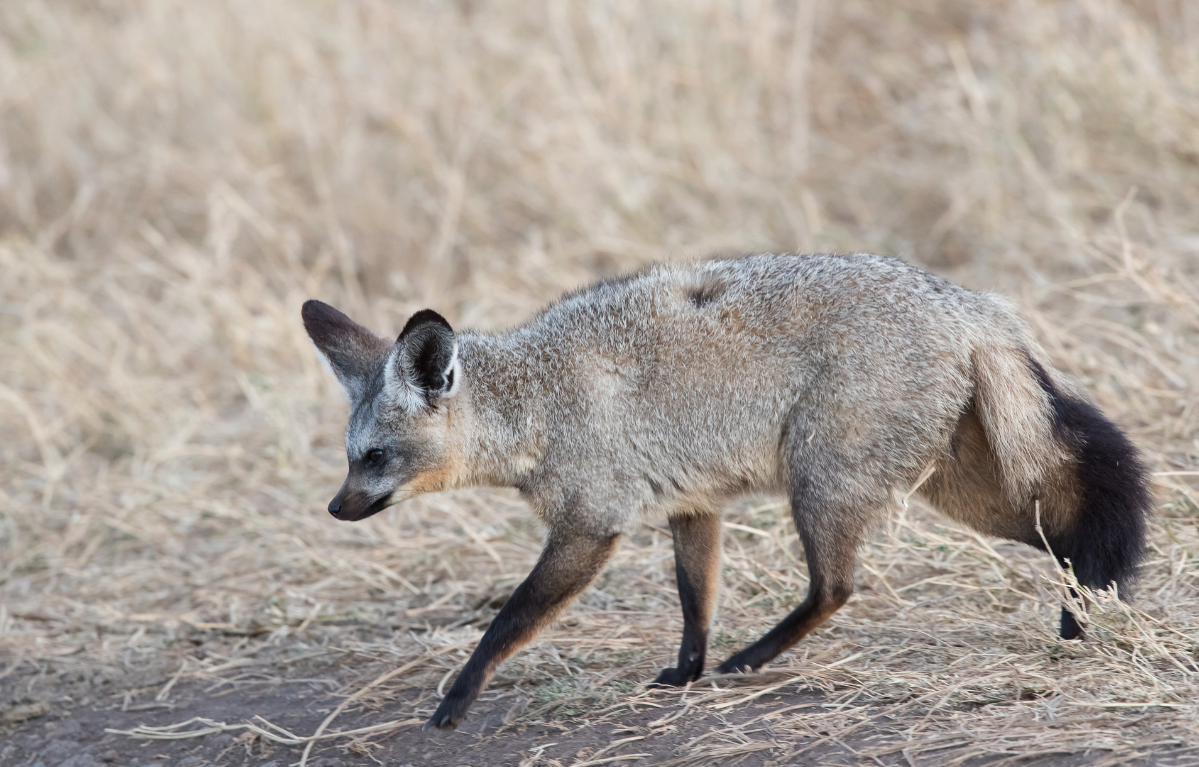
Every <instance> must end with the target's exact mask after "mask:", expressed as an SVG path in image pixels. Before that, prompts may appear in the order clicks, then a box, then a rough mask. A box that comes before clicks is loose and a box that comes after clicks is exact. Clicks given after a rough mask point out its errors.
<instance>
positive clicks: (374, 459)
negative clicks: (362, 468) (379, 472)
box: [366, 448, 383, 464]
mask: <svg viewBox="0 0 1199 767" xmlns="http://www.w3.org/2000/svg"><path fill="white" fill-rule="evenodd" d="M382 460H383V451H382V450H379V449H378V448H375V449H374V450H369V451H367V454H366V462H367V463H368V464H371V463H378V462H379V461H382Z"/></svg>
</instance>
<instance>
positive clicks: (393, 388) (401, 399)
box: [383, 344, 425, 413]
mask: <svg viewBox="0 0 1199 767" xmlns="http://www.w3.org/2000/svg"><path fill="white" fill-rule="evenodd" d="M403 354H404V350H403V348H401V346H400V345H399V344H396V345H394V346H392V347H391V351H390V352H388V353H387V362H386V363H385V364H384V365H383V396H384V397H386V398H387V401H388V402H390V403H391V404H393V405H395V406H396V407H399V408H401V409H403V410H404V411H405V412H408V413H414V412H416V411H417V410H419V409H420V408H421V407H423V406H424V404H425V398H424V397H423V396H421V392H420V389H418V388H417V387H416V386H415V384H413V383H412V380H411V379H410V377H409V376H407V375H406V374H405V373H404V372H403V371H402V370H401V367H402V366H403V365H404V360H403Z"/></svg>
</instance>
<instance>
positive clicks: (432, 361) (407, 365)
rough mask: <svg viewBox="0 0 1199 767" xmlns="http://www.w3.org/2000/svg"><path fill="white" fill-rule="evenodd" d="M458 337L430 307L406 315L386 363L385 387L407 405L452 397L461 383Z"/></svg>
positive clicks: (433, 401) (417, 404)
mask: <svg viewBox="0 0 1199 767" xmlns="http://www.w3.org/2000/svg"><path fill="white" fill-rule="evenodd" d="M461 368H462V366H461V365H460V364H459V362H458V339H457V338H456V337H455V336H454V329H453V328H451V327H450V323H448V322H446V319H445V317H442V316H441V315H440V314H438V313H437V312H435V311H433V310H432V309H422V310H420V311H419V312H417V313H416V314H414V315H412V317H411V318H409V320H408V322H407V323H406V324H405V325H404V329H403V330H402V331H401V332H400V337H399V338H398V339H396V343H395V349H394V350H393V351H392V355H391V359H390V360H388V363H387V371H386V374H385V375H386V378H385V381H386V383H385V384H384V386H385V388H386V390H387V391H388V392H389V393H390V394H391V395H392V396H393V397H394V398H395V399H396V400H397V401H398V402H401V403H404V404H405V405H407V406H409V407H413V406H420V405H421V404H424V405H432V404H434V403H435V402H437V400H439V399H442V398H444V397H452V396H454V394H456V393H457V391H458V385H459V384H460V383H461V378H462V369H461Z"/></svg>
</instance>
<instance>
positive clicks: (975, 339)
mask: <svg viewBox="0 0 1199 767" xmlns="http://www.w3.org/2000/svg"><path fill="white" fill-rule="evenodd" d="M303 318H304V326H305V328H306V329H307V331H308V334H309V336H310V337H311V338H312V341H313V343H315V344H316V347H317V348H318V349H319V350H320V351H321V353H322V354H323V355H324V357H325V359H326V360H327V361H328V362H329V365H330V367H332V369H333V372H334V373H335V374H336V376H337V378H338V380H339V381H340V382H341V384H342V386H343V387H344V388H345V390H346V394H347V396H348V397H349V400H350V421H349V425H348V427H347V428H346V452H347V457H348V459H349V473H348V475H347V476H346V480H345V483H344V484H343V485H342V487H341V489H340V490H339V491H338V492H337V495H336V496H335V497H334V499H333V500H332V502H330V504H329V512H330V513H331V514H332V515H333V516H334V517H336V518H337V519H341V520H348V521H353V520H359V519H365V518H366V517H369V516H370V515H372V514H375V513H377V512H378V511H381V510H382V509H384V508H386V507H387V506H390V505H392V504H395V503H399V502H400V501H403V500H405V499H407V498H411V497H413V496H415V495H419V494H422V493H428V492H435V491H438V490H446V489H450V488H459V487H471V486H508V487H515V488H517V489H518V490H519V491H520V493H521V495H522V496H523V497H524V498H525V500H526V501H527V502H528V504H529V506H530V507H531V508H532V510H533V513H534V514H535V515H536V516H537V517H538V518H539V519H540V520H541V521H542V522H543V523H544V524H545V527H546V535H545V545H544V549H543V550H542V553H541V557H540V558H539V560H538V561H537V564H536V565H535V566H534V568H533V571H532V572H531V573H530V574H529V576H528V578H527V579H526V580H525V581H524V582H523V583H522V584H521V585H520V586H519V587H517V589H516V590H515V591H514V592H513V594H512V596H511V597H510V598H509V599H508V601H507V602H506V603H505V604H504V606H503V608H502V609H501V610H500V611H499V614H498V615H496V617H495V620H494V621H492V623H491V625H490V626H489V627H488V629H487V631H486V633H485V634H484V635H483V639H482V640H481V641H480V642H479V646H478V647H477V648H476V649H475V651H474V654H473V655H472V656H471V658H470V660H469V661H468V662H467V664H466V666H465V667H464V668H463V669H462V671H461V673H460V674H459V675H458V678H457V679H456V680H455V681H454V684H453V687H451V689H450V691H449V694H447V695H446V697H445V698H444V699H442V701H441V704H440V705H439V706H438V708H437V711H436V713H434V714H433V717H432V718H431V719H430V720H429V725H430V726H433V727H438V728H441V729H453V728H454V727H456V726H457V725H458V723H459V722H461V721H462V719H463V718H464V717H465V716H466V711H467V709H468V708H470V705H471V703H473V702H474V700H475V698H477V697H478V695H479V693H480V692H481V691H482V690H483V688H484V687H485V686H486V685H487V683H488V681H489V680H490V678H491V676H492V674H494V672H495V669H496V667H497V666H498V665H499V664H500V663H501V662H503V660H504V659H505V658H507V657H509V656H510V655H512V654H513V653H514V652H516V651H517V650H518V649H519V648H520V647H522V646H523V645H524V644H526V643H527V642H529V640H531V639H532V638H533V637H534V636H535V635H536V634H537V632H538V631H540V630H541V628H542V627H544V626H545V625H546V624H548V623H549V622H550V621H551V620H553V618H554V616H555V615H557V614H558V613H559V612H560V611H561V610H562V609H563V608H564V607H566V606H567V605H568V604H569V603H570V601H571V600H572V599H574V597H575V596H576V595H578V594H579V593H580V592H581V591H582V590H583V589H585V588H586V587H587V585H588V584H589V583H591V581H592V579H593V578H594V577H595V576H596V574H597V573H598V572H599V571H600V570H601V569H602V568H603V566H604V564H605V563H606V562H607V561H608V559H609V557H610V556H611V555H612V552H613V550H614V549H615V548H616V545H617V541H618V540H619V538H620V536H621V535H622V534H624V533H626V532H629V531H631V530H633V529H635V528H636V527H637V526H638V525H639V524H641V523H642V522H643V521H645V520H647V519H650V518H655V517H656V518H659V519H660V518H662V517H665V518H667V519H668V520H669V523H670V529H671V531H672V533H673V536H674V547H675V565H676V573H677V576H678V587H679V599H680V601H681V602H682V608H683V619H684V629H683V640H682V645H681V647H680V648H679V657H678V663H677V665H676V666H675V667H673V668H667V669H665V670H663V671H662V673H661V674H660V675H659V676H658V678H657V680H656V683H657V684H663V685H685V684H687V683H689V682H691V681H694V680H696V679H698V678H699V677H700V676H701V675H702V673H703V671H704V662H705V655H706V651H707V643H708V641H707V640H708V624H709V621H710V618H711V615H712V611H713V606H714V599H715V595H716V591H717V580H718V575H719V570H720V529H721V527H720V515H721V512H722V509H723V507H724V506H725V504H726V503H727V502H728V501H729V500H730V499H731V498H734V497H736V496H738V495H741V494H744V493H778V494H786V495H787V496H788V497H789V499H790V501H791V514H792V517H793V519H794V520H795V525H796V527H797V529H798V531H799V536H800V540H801V541H802V542H803V546H804V552H805V554H806V557H807V566H808V574H809V579H810V590H809V592H808V595H807V598H806V599H804V601H803V602H802V603H801V604H800V605H799V606H798V607H796V608H795V610H794V611H793V612H791V614H790V615H788V616H786V617H785V618H783V620H782V622H781V623H779V624H778V625H777V626H775V627H774V628H773V629H771V630H770V632H768V633H767V634H766V635H765V636H764V637H762V638H761V639H759V640H758V641H757V642H755V643H753V644H752V645H750V646H749V647H746V648H745V649H743V650H741V651H740V652H738V653H736V654H734V655H733V656H732V657H730V658H728V659H727V660H725V661H724V662H723V663H722V664H721V665H720V666H719V667H718V668H717V672H719V673H728V672H736V671H743V670H752V669H757V668H759V667H761V666H762V665H763V664H766V663H768V662H770V661H771V660H773V659H774V658H775V657H777V656H778V655H779V654H780V653H782V652H783V651H785V650H786V649H788V648H789V647H791V646H792V645H794V644H795V643H796V642H798V641H799V640H800V639H801V638H803V636H804V635H806V634H807V633H808V632H810V631H811V630H812V629H814V628H815V627H816V626H818V625H819V624H820V623H821V622H822V621H824V620H825V619H826V618H828V617H829V616H830V615H832V614H833V613H834V612H836V611H837V609H838V608H840V607H841V606H842V605H843V604H845V602H846V601H847V600H848V599H849V597H850V594H851V593H852V592H853V575H854V566H855V559H856V549H857V546H858V544H859V542H860V541H861V540H862V537H863V536H864V535H865V534H866V532H867V531H868V530H869V529H870V528H871V526H872V525H875V524H877V523H878V522H879V521H880V520H881V519H883V518H884V516H885V514H886V513H887V510H888V509H889V508H891V507H892V506H893V505H894V504H895V503H896V502H897V499H898V498H899V497H900V496H902V495H903V494H904V493H906V492H908V491H909V489H910V488H912V486H913V485H915V484H917V483H918V482H919V480H921V479H923V480H924V481H923V482H922V483H920V484H919V487H918V489H917V492H918V493H919V494H920V495H921V496H922V497H924V498H925V499H926V500H927V501H928V502H929V503H930V504H931V505H933V506H934V507H935V508H937V509H938V510H940V511H941V512H942V513H943V514H945V515H946V516H948V517H950V518H952V519H954V520H956V521H958V522H961V523H962V524H965V525H968V526H969V527H972V528H973V529H975V530H978V531H979V532H981V533H985V534H987V535H994V536H998V537H1002V538H1008V539H1011V540H1015V541H1021V542H1023V543H1026V544H1028V545H1030V546H1034V547H1036V548H1038V549H1041V550H1044V549H1045V547H1046V542H1047V543H1048V545H1049V548H1050V550H1051V551H1052V552H1053V554H1054V555H1055V556H1057V557H1059V558H1060V559H1061V561H1062V562H1063V563H1065V562H1066V561H1068V562H1069V563H1070V565H1071V566H1072V567H1073V569H1074V573H1075V575H1076V576H1077V577H1078V580H1079V582H1080V583H1081V584H1082V585H1084V586H1087V587H1089V588H1107V587H1110V586H1112V585H1113V584H1114V585H1115V586H1117V587H1118V589H1119V593H1120V595H1121V596H1126V595H1127V594H1128V589H1129V587H1130V586H1131V585H1132V582H1133V581H1134V580H1135V577H1136V572H1137V566H1138V563H1139V561H1140V559H1141V556H1142V551H1143V548H1144V539H1145V525H1146V520H1147V518H1148V516H1149V514H1150V513H1151V509H1152V503H1151V500H1150V496H1149V493H1148V490H1147V474H1146V471H1145V469H1144V467H1143V465H1142V463H1141V459H1140V457H1139V454H1138V452H1137V450H1136V448H1135V447H1133V445H1132V444H1131V443H1130V442H1129V441H1128V438H1127V437H1125V436H1124V434H1123V432H1121V431H1120V429H1119V428H1117V427H1116V426H1115V425H1114V424H1113V423H1112V422H1111V421H1109V420H1108V419H1107V418H1105V417H1104V415H1103V414H1102V413H1101V412H1100V411H1099V410H1098V409H1097V408H1096V407H1095V406H1094V405H1093V404H1091V402H1090V401H1089V399H1088V398H1087V396H1086V395H1085V393H1084V392H1083V391H1082V390H1081V389H1080V388H1079V387H1078V386H1077V385H1076V384H1075V383H1073V382H1072V381H1070V380H1069V379H1068V378H1066V377H1065V376H1064V375H1062V374H1061V373H1059V372H1057V371H1056V370H1054V369H1053V367H1052V366H1051V365H1050V364H1049V362H1048V360H1047V359H1046V357H1045V355H1044V353H1043V352H1042V350H1041V349H1040V347H1039V346H1037V344H1036V342H1035V341H1034V340H1033V339H1032V337H1031V335H1030V333H1029V331H1028V328H1027V327H1026V326H1025V325H1024V323H1023V322H1022V321H1021V320H1020V319H1018V318H1017V317H1016V316H1015V314H1014V312H1013V309H1012V307H1011V305H1010V304H1009V303H1008V302H1007V301H1006V300H1004V299H1002V298H999V297H997V296H994V295H990V294H986V293H978V292H974V291H970V290H966V289H965V288H961V287H958V286H956V285H953V284H951V283H949V282H946V281H945V280H943V279H941V278H939V277H936V276H934V275H932V274H929V273H928V272H925V271H922V270H920V269H917V268H915V267H912V266H910V265H908V264H905V263H904V262H902V261H898V260H895V259H890V258H883V257H880V256H868V255H855V256H829V255H813V256H792V255H777V256H776V255H757V256H748V257H745V258H741V259H736V260H714V261H706V262H700V263H695V264H690V265H664V266H654V267H652V268H650V269H648V270H646V271H644V272H641V273H638V274H633V275H629V276H625V277H621V278H617V279H611V280H605V281H603V282H600V283H597V284H595V285H593V286H591V287H590V288H587V289H584V290H579V291H575V292H573V293H569V294H567V295H565V296H564V297H563V298H562V299H561V300H560V301H558V302H557V303H555V304H552V305H550V306H549V307H547V308H545V309H544V310H542V311H541V312H540V313H539V314H538V315H537V316H535V317H534V318H533V319H531V320H530V321H529V322H527V323H526V324H524V325H522V326H520V327H518V328H516V329H515V330H512V331H510V332H507V333H501V334H485V333H478V332H474V331H463V332H457V333H456V332H455V331H454V330H453V329H452V328H451V327H450V324H449V323H448V322H447V321H446V320H445V319H444V318H443V317H441V315H439V314H437V313H436V312H433V311H431V310H428V309H426V310H423V311H420V312H417V313H416V314H415V315H413V316H412V318H411V319H410V320H409V321H408V323H407V324H406V325H405V326H404V329H403V332H401V333H400V335H399V338H398V339H397V340H396V341H395V342H394V343H392V342H390V341H387V340H385V339H383V338H380V337H379V336H376V335H375V334H374V333H372V332H371V331H369V330H367V329H366V328H363V327H362V326H360V325H358V324H356V323H355V322H353V321H352V320H350V319H349V318H348V317H346V316H345V315H344V314H342V313H341V312H339V311H337V310H336V309H334V308H332V307H330V306H328V305H326V304H323V303H320V302H319V301H308V302H307V303H305V304H304V308H303ZM930 471H931V474H930V473H929V472H930ZM1038 511H1039V515H1040V517H1039V518H1040V522H1041V531H1038V530H1037V524H1036V523H1037V519H1038V516H1037V515H1038ZM1042 533H1043V537H1042ZM1081 633H1082V626H1080V625H1079V623H1078V622H1077V621H1076V619H1075V617H1074V616H1073V615H1072V614H1071V613H1070V612H1069V611H1068V610H1066V609H1065V608H1063V610H1062V621H1061V636H1062V637H1063V638H1066V639H1073V638H1075V637H1078V636H1080V635H1081Z"/></svg>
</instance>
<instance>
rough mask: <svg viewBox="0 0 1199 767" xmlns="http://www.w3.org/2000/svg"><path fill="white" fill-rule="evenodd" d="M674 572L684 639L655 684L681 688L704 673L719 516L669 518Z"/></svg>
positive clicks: (713, 598)
mask: <svg viewBox="0 0 1199 767" xmlns="http://www.w3.org/2000/svg"><path fill="white" fill-rule="evenodd" d="M670 532H671V534H672V535H673V537H674V565H675V575H676V577H677V580H678V585H679V601H680V602H681V603H682V606H683V641H682V644H681V645H680V646H679V661H678V665H677V666H675V667H674V668H667V669H662V673H660V674H658V678H657V679H656V680H654V685H656V686H671V687H681V686H683V685H685V684H687V683H688V682H694V681H695V680H696V679H699V677H700V675H701V674H703V673H704V659H705V657H706V655H707V652H708V625H709V623H710V622H711V620H712V607H713V604H714V603H715V601H716V584H717V579H718V577H719V575H720V515H719V514H709V513H699V514H696V513H692V514H686V515H680V516H675V517H671V518H670Z"/></svg>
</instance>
